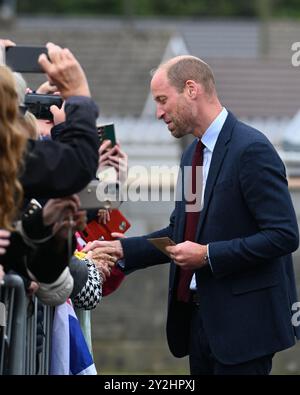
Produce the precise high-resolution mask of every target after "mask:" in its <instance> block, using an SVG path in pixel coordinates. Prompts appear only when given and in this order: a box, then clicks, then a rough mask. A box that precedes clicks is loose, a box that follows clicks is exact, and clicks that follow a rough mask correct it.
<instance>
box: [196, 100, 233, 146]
mask: <svg viewBox="0 0 300 395" xmlns="http://www.w3.org/2000/svg"><path fill="white" fill-rule="evenodd" d="M227 115H228V111H227V110H226V108H225V107H223V109H222V111H221V112H220V114H219V115H218V116H217V118H216V119H215V120H214V121H213V122H212V123H211V124H210V125H209V127H208V129H207V130H206V131H205V133H204V135H203V136H202V138H201V141H202V143H203V144H204V145H205V147H206V148H208V149H209V151H211V152H213V150H214V148H215V145H216V142H217V139H218V137H219V134H220V132H221V130H222V127H223V125H224V123H225V121H226V118H227Z"/></svg>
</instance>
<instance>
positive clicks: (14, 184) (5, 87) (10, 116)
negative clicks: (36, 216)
mask: <svg viewBox="0 0 300 395" xmlns="http://www.w3.org/2000/svg"><path fill="white" fill-rule="evenodd" d="M26 141H27V139H26V137H25V136H24V135H23V134H22V128H21V125H20V115H19V108H18V95H17V92H16V84H15V79H14V75H13V73H12V72H11V70H10V69H9V68H8V67H6V66H0V199H1V200H0V228H4V229H9V230H12V229H13V221H14V220H15V219H16V215H17V213H18V209H19V207H20V206H21V203H22V200H23V188H22V185H21V183H20V181H19V178H18V177H19V175H20V170H21V166H22V163H23V157H24V152H25V148H26Z"/></svg>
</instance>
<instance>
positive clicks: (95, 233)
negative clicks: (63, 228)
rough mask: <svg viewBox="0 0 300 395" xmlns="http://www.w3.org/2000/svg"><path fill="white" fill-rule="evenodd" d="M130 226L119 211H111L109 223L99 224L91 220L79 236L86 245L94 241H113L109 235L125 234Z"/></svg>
mask: <svg viewBox="0 0 300 395" xmlns="http://www.w3.org/2000/svg"><path fill="white" fill-rule="evenodd" d="M130 226H131V225H130V223H129V221H128V220H127V218H126V217H125V216H124V215H123V214H122V213H121V211H119V210H112V211H111V212H110V221H109V222H107V223H106V224H99V223H98V222H97V221H96V220H92V221H91V222H89V223H88V224H87V226H86V227H85V229H84V230H83V231H81V232H80V234H81V236H82V238H83V239H84V240H85V241H86V242H87V243H88V242H89V241H94V240H113V238H112V237H111V233H113V232H118V233H125V232H126V231H127V230H128V229H129V228H130Z"/></svg>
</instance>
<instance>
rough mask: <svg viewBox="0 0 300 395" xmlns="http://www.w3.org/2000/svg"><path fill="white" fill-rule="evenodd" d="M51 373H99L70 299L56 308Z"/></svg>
mask: <svg viewBox="0 0 300 395" xmlns="http://www.w3.org/2000/svg"><path fill="white" fill-rule="evenodd" d="M50 374H51V375H96V374H97V371H96V368H95V365H94V361H93V358H92V355H91V353H90V351H89V348H88V346H87V343H86V341H85V338H84V336H83V333H82V330H81V327H80V323H79V321H78V319H77V317H76V314H75V311H74V309H73V306H72V304H71V301H69V300H68V301H67V302H66V303H64V304H62V305H60V306H56V308H55V314H54V321H53V330H52V347H51V368H50Z"/></svg>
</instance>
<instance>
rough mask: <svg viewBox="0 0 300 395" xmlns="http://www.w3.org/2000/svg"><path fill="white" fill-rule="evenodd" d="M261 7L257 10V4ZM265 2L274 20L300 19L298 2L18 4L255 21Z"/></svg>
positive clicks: (66, 0) (76, 0)
mask: <svg viewBox="0 0 300 395" xmlns="http://www.w3.org/2000/svg"><path fill="white" fill-rule="evenodd" d="M257 2H259V3H260V6H258V3H257ZM263 2H265V3H266V4H268V5H267V7H269V10H270V12H272V14H273V15H274V16H278V17H280V16H289V17H299V16H300V1H299V0H256V1H254V0H253V1H249V0H213V1H212V0H48V1H46V2H45V1H41V0H19V1H18V12H19V13H21V14H22V13H23V14H24V13H27V14H28V13H36V14H47V13H48V14H73V15H84V14H85V15H95V14H96V15H97V14H98V15H101V14H102V15H103V14H104V15H105V14H110V15H124V14H133V15H139V16H154V15H155V16H189V17H255V16H258V15H259V14H260V11H259V10H260V9H261V4H262V3H263Z"/></svg>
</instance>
